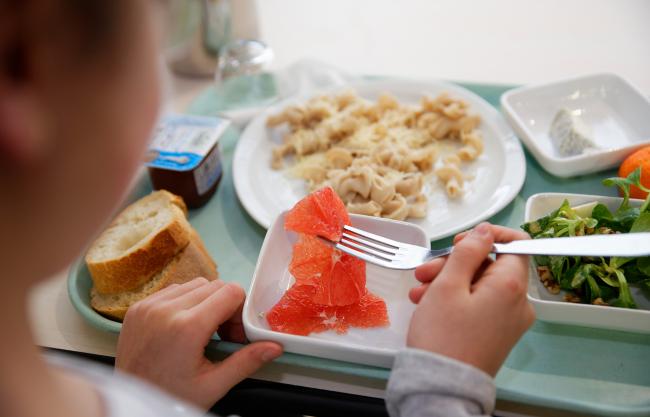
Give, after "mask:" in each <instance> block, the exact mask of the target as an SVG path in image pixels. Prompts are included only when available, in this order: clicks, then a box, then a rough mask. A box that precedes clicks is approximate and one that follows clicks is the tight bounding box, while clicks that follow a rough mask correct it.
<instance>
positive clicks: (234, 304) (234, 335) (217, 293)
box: [116, 278, 282, 409]
mask: <svg viewBox="0 0 650 417" xmlns="http://www.w3.org/2000/svg"><path fill="white" fill-rule="evenodd" d="M244 298H245V293H244V290H242V288H241V287H239V286H238V285H236V284H225V283H224V282H223V281H221V280H216V281H212V282H209V281H207V280H206V279H205V278H197V279H195V280H193V281H190V282H188V283H185V284H183V285H178V284H174V285H171V286H169V287H167V288H165V289H163V290H161V291H159V292H157V293H155V294H153V295H151V296H149V297H147V298H146V299H144V300H142V301H140V302H139V303H136V304H134V305H133V306H131V308H129V310H128V312H127V314H126V317H125V319H124V325H123V326H122V332H121V334H120V338H119V342H118V346H117V361H116V367H117V368H118V369H120V370H122V371H125V372H129V373H131V374H133V375H136V376H138V377H141V378H143V379H146V380H148V381H150V382H152V383H154V384H156V385H158V386H159V387H161V388H162V389H164V390H166V391H168V392H169V393H171V394H174V395H176V396H177V397H179V398H182V399H184V400H186V401H189V402H191V403H194V404H196V405H197V406H199V407H202V408H203V409H208V408H210V407H211V406H212V405H213V404H214V403H215V402H216V401H217V400H218V399H220V398H221V397H223V396H224V395H225V394H226V393H227V392H228V390H230V388H232V387H233V386H234V385H235V384H237V383H238V382H240V381H242V380H243V379H245V378H247V377H248V376H250V375H251V374H253V373H254V372H255V371H257V370H258V369H259V368H260V367H261V366H262V365H264V364H265V363H267V362H269V361H271V360H273V359H275V358H277V357H278V356H280V355H281V354H282V347H281V346H279V345H277V344H276V343H272V342H257V343H252V344H249V345H247V346H245V347H243V348H242V349H240V350H239V351H237V352H235V353H233V354H232V355H230V357H228V358H227V359H226V360H224V361H223V362H220V363H213V362H210V361H209V360H208V359H206V358H205V356H204V348H205V346H206V345H207V344H208V341H209V340H210V337H211V336H212V334H213V333H214V332H215V331H219V335H220V336H221V337H222V338H224V339H228V340H232V341H235V342H245V337H244V332H243V328H242V326H241V308H242V303H243V301H244Z"/></svg>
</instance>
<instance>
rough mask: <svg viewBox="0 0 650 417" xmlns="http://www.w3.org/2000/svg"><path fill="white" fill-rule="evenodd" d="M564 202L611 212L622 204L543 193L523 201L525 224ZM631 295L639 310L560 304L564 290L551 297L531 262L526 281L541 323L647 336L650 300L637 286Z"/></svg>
mask: <svg viewBox="0 0 650 417" xmlns="http://www.w3.org/2000/svg"><path fill="white" fill-rule="evenodd" d="M565 199H567V200H569V204H571V206H578V205H581V204H586V203H591V202H593V201H598V202H600V203H602V204H604V205H606V206H607V207H608V208H609V209H610V210H612V211H614V210H616V209H617V208H618V206H619V205H620V204H621V199H620V198H618V197H603V196H597V195H585V194H560V193H542V194H535V195H533V196H531V197H530V198H529V199H528V201H527V202H526V215H525V216H526V217H525V221H526V222H529V221H532V220H536V219H539V218H540V217H543V216H546V215H547V214H549V213H551V212H552V211H553V210H556V209H557V208H558V207H560V205H561V204H562V202H563V201H564V200H565ZM630 201H631V202H632V204H634V205H637V206H638V205H641V203H642V201H641V200H630ZM631 291H632V296H633V297H634V300H635V301H636V303H637V306H638V309H636V310H633V309H627V308H618V307H603V306H596V305H590V304H574V303H567V302H565V301H563V297H564V291H562V292H560V294H557V295H553V294H551V293H550V292H548V290H547V289H546V288H544V285H543V284H542V283H541V282H540V280H539V276H538V275H537V271H535V267H534V262H533V261H532V260H531V269H530V274H529V280H528V299H529V300H530V302H531V303H532V304H533V307H535V312H536V313H537V318H538V319H539V320H543V321H551V322H556V323H565V324H573V325H579V326H589V327H600V328H604V329H612V330H625V331H631V332H639V333H650V300H648V298H647V297H646V296H645V295H644V294H642V293H641V291H640V289H639V288H638V287H632V288H631Z"/></svg>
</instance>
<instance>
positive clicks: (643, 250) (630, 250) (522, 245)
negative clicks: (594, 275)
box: [492, 233, 650, 258]
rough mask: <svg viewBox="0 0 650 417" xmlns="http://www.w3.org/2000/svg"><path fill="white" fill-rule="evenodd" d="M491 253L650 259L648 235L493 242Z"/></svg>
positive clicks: (629, 234) (630, 234)
mask: <svg viewBox="0 0 650 417" xmlns="http://www.w3.org/2000/svg"><path fill="white" fill-rule="evenodd" d="M492 253H497V254H516V255H561V256H620V257H627V258H630V257H638V256H650V233H624V234H615V235H590V236H575V237H564V238H546V239H532V240H515V241H512V242H509V243H495V244H494V249H493V250H492Z"/></svg>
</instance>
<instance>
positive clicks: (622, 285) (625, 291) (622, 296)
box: [612, 270, 636, 308]
mask: <svg viewBox="0 0 650 417" xmlns="http://www.w3.org/2000/svg"><path fill="white" fill-rule="evenodd" d="M616 277H617V278H618V283H619V292H618V299H616V300H614V301H613V302H612V305H613V306H616V307H625V308H636V303H635V302H634V299H633V298H632V294H631V293H630V287H629V285H627V281H626V280H625V275H624V274H623V271H620V270H616Z"/></svg>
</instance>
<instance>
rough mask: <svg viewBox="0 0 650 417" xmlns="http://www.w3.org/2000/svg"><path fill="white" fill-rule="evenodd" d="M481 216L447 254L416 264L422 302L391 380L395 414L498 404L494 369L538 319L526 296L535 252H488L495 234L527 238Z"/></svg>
mask: <svg viewBox="0 0 650 417" xmlns="http://www.w3.org/2000/svg"><path fill="white" fill-rule="evenodd" d="M525 238H526V235H525V234H523V233H520V232H517V231H515V230H510V229H507V228H503V227H498V226H491V225H489V224H481V225H479V226H477V227H476V229H474V230H473V231H472V232H470V233H466V234H462V235H460V236H458V237H457V238H456V245H455V247H454V251H453V253H452V254H451V255H450V256H449V258H448V259H447V260H444V259H437V260H434V261H432V262H430V263H428V264H426V265H423V266H422V267H420V268H418V269H417V270H416V278H417V279H418V280H419V281H421V282H422V283H423V285H422V286H421V287H418V288H415V289H413V290H412V291H411V293H410V297H411V299H412V300H413V301H414V302H416V303H419V304H418V307H417V308H416V310H415V313H414V314H413V318H412V319H411V325H410V328H409V333H408V338H407V345H408V347H409V348H408V349H404V350H402V351H401V352H400V353H399V354H398V357H397V359H396V361H395V366H394V368H393V372H392V374H391V378H390V381H389V384H388V393H387V399H386V402H387V405H388V411H389V413H390V414H391V416H393V417H396V416H400V417H411V416H479V415H489V414H490V413H491V412H492V411H493V409H494V402H495V386H494V382H493V379H492V378H493V377H494V376H495V375H496V373H497V371H498V370H499V368H500V367H501V364H502V363H503V361H504V360H505V359H506V356H507V355H508V353H509V352H510V349H511V348H512V347H513V346H514V345H515V343H516V342H517V340H519V338H520V337H521V335H522V334H523V333H524V332H525V331H526V329H528V327H530V325H531V324H532V323H533V321H534V318H535V314H534V312H533V309H532V307H531V306H530V304H528V301H527V300H526V287H527V277H528V258H527V257H524V256H515V255H500V256H499V257H498V258H497V260H496V261H491V260H489V258H487V255H488V254H489V252H490V249H491V247H492V244H493V243H494V242H495V241H498V242H508V241H511V240H516V239H525Z"/></svg>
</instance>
